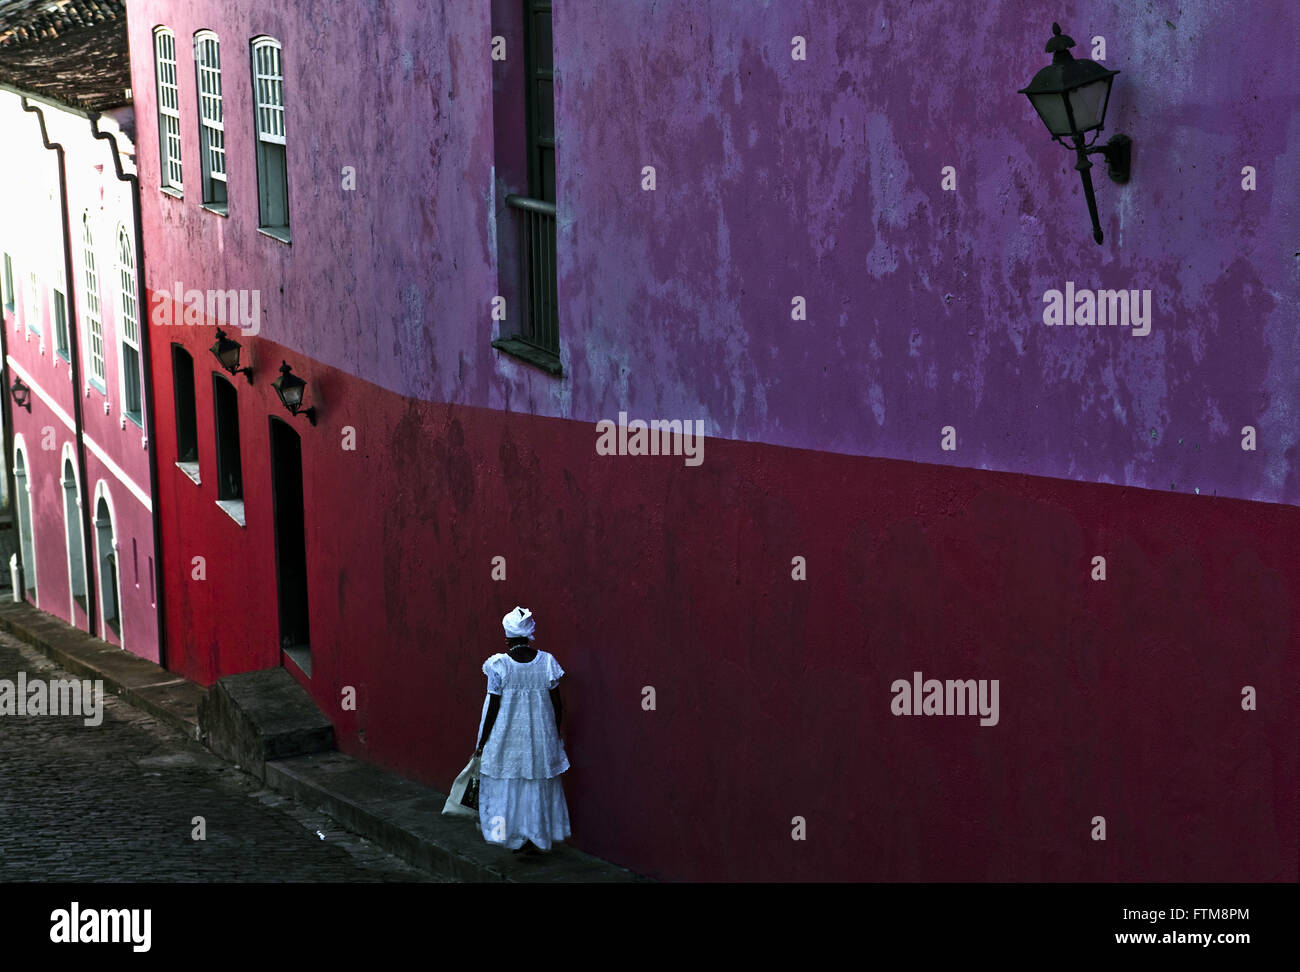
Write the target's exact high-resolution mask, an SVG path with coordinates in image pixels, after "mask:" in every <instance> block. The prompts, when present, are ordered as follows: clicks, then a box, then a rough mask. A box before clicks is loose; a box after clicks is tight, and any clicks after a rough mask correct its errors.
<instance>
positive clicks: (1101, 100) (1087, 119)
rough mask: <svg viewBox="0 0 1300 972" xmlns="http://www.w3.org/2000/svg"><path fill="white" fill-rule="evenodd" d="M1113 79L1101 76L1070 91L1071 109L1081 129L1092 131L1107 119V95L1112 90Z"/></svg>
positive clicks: (1082, 130)
mask: <svg viewBox="0 0 1300 972" xmlns="http://www.w3.org/2000/svg"><path fill="white" fill-rule="evenodd" d="M1112 80H1114V79H1113V78H1100V79H1098V80H1096V81H1090V82H1088V83H1087V84H1085V85H1083V87H1081V88H1075V89H1074V90H1073V91H1071V92H1070V110H1071V111H1073V112H1074V121H1075V124H1077V125H1078V126H1079V131H1081V132H1088V131H1092V129H1094V128H1097V127H1098V126H1099V125H1101V123H1102V122H1103V121H1104V120H1105V115H1106V95H1107V94H1108V93H1109V92H1110V83H1111V81H1112Z"/></svg>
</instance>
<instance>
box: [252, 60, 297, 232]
mask: <svg viewBox="0 0 1300 972" xmlns="http://www.w3.org/2000/svg"><path fill="white" fill-rule="evenodd" d="M250 49H251V55H252V56H251V58H250V60H251V62H252V69H253V131H254V135H255V139H256V142H257V225H258V228H259V229H260V230H262V231H263V232H265V233H268V234H270V235H271V236H274V237H276V238H277V239H280V240H283V241H284V242H286V243H287V242H289V221H290V216H289V154H288V147H287V143H286V142H285V124H284V112H285V105H284V59H283V47H282V45H281V44H280V42H279V41H278V40H276V39H275V38H274V37H265V36H263V37H254V38H253V40H252V41H251V42H250ZM272 159H278V160H281V161H282V162H283V172H284V177H283V179H280V178H278V177H277V178H273V173H272V171H271V168H272V167H271V165H270V162H271V160H272ZM275 170H276V171H275V175H276V176H278V174H279V171H280V166H279V165H278V164H277V166H276V167H275ZM281 211H282V212H283V213H284V220H283V222H279V221H272V219H271V216H272V215H275V214H276V213H278V212H281Z"/></svg>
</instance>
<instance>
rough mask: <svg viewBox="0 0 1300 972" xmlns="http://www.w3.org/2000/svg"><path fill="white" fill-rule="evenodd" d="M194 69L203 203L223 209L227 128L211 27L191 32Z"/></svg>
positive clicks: (218, 53) (216, 42)
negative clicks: (197, 98) (196, 81)
mask: <svg viewBox="0 0 1300 972" xmlns="http://www.w3.org/2000/svg"><path fill="white" fill-rule="evenodd" d="M194 70H195V73H196V75H197V80H198V91H199V156H200V160H201V162H202V165H203V205H205V206H207V207H208V208H209V209H214V210H216V211H217V212H223V213H224V212H225V211H226V129H225V124H224V122H223V120H222V119H223V117H224V116H223V110H222V104H221V42H220V41H219V40H218V39H217V35H216V34H214V33H213V32H212V31H210V30H201V31H199V32H198V33H197V34H195V35H194Z"/></svg>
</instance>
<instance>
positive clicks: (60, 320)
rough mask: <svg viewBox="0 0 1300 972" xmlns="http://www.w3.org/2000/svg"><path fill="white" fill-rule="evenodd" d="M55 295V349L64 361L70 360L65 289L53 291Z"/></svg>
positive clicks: (52, 293)
mask: <svg viewBox="0 0 1300 972" xmlns="http://www.w3.org/2000/svg"><path fill="white" fill-rule="evenodd" d="M51 295H52V296H53V297H54V307H53V313H54V350H55V351H56V352H57V353H58V355H59V357H60V358H62V359H63V360H64V361H67V360H68V357H69V352H68V302H67V298H65V297H64V296H63V291H61V290H54V291H51Z"/></svg>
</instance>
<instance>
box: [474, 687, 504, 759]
mask: <svg viewBox="0 0 1300 972" xmlns="http://www.w3.org/2000/svg"><path fill="white" fill-rule="evenodd" d="M500 710H501V696H499V695H489V696H488V710H487V715H486V716H484V717H483V735H482V736H480V737H479V741H478V749H476V750H474V755H475V756H482V755H483V747H484V745H486V744H487V741H488V736H490V735H492V724H493V723H494V722H496V721H497V712H499V711H500Z"/></svg>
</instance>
